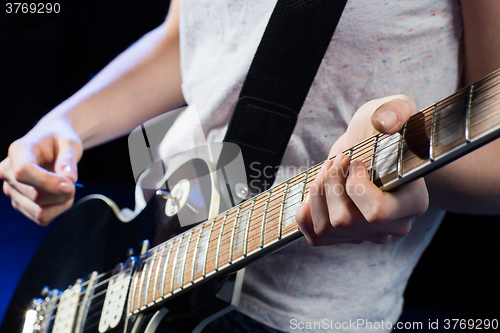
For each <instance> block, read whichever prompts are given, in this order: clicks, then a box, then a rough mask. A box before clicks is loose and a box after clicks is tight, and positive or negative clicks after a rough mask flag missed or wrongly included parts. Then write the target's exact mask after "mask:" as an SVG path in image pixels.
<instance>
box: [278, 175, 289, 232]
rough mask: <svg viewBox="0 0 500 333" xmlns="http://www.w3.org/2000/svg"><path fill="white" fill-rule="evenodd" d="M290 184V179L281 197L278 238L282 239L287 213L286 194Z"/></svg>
mask: <svg viewBox="0 0 500 333" xmlns="http://www.w3.org/2000/svg"><path fill="white" fill-rule="evenodd" d="M289 186H290V181H287V182H286V185H285V190H284V191H283V198H282V199H281V208H280V218H279V221H278V240H280V239H281V234H282V232H283V228H282V225H283V216H284V215H285V200H286V195H287V194H288V187H289Z"/></svg>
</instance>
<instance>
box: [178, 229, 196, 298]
mask: <svg viewBox="0 0 500 333" xmlns="http://www.w3.org/2000/svg"><path fill="white" fill-rule="evenodd" d="M191 230H192V231H191V233H189V238H188V240H187V245H186V250H185V251H184V255H183V258H182V264H181V281H180V287H181V289H183V288H182V286H183V285H184V269H185V268H186V260H187V252H188V250H189V244H190V243H191V238H192V237H193V234H194V229H191Z"/></svg>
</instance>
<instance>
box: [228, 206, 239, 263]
mask: <svg viewBox="0 0 500 333" xmlns="http://www.w3.org/2000/svg"><path fill="white" fill-rule="evenodd" d="M240 212H241V206H238V210H237V211H236V217H235V218H234V225H233V230H232V231H231V241H230V243H229V260H228V262H229V264H232V258H233V245H234V235H235V231H236V226H237V225H238V217H240Z"/></svg>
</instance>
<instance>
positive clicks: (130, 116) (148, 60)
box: [40, 3, 183, 148]
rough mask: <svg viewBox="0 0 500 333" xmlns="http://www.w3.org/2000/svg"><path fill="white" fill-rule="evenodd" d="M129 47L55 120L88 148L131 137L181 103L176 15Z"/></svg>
mask: <svg viewBox="0 0 500 333" xmlns="http://www.w3.org/2000/svg"><path fill="white" fill-rule="evenodd" d="M174 7H175V3H173V4H172V6H171V10H170V13H169V18H168V19H167V21H166V22H165V23H164V24H162V25H161V26H160V27H158V28H157V29H155V30H153V31H152V32H150V33H149V34H147V35H145V36H144V37H143V38H141V39H140V40H139V41H138V42H137V43H135V44H134V45H132V46H131V47H130V48H128V49H127V50H126V51H125V52H123V53H122V54H121V55H120V56H118V57H117V58H116V59H115V60H113V61H112V62H111V63H110V64H109V65H108V66H106V67H105V68H104V69H103V70H102V71H101V72H100V73H99V74H98V75H96V76H95V77H94V78H93V79H92V80H91V81H90V82H89V83H88V84H87V85H86V86H85V87H83V88H82V89H81V90H80V91H78V92H77V93H75V94H74V95H73V96H71V97H70V98H69V99H67V100H66V101H64V102H63V103H61V104H60V105H59V106H58V107H56V108H55V109H54V110H52V111H51V112H50V113H49V114H48V115H47V116H45V117H44V118H43V119H42V120H41V122H40V123H44V122H45V121H47V120H50V119H51V118H54V117H56V118H61V117H62V118H65V119H69V121H71V123H72V125H73V127H74V129H75V131H76V133H77V134H78V135H79V136H80V138H81V140H82V142H83V145H84V147H85V148H88V147H92V146H95V145H98V144H100V143H103V142H105V141H109V140H111V139H113V138H116V137H118V136H121V135H123V134H125V133H128V132H130V131H131V130H132V129H133V128H135V127H136V126H138V125H139V124H140V123H142V122H145V121H146V120H148V119H151V118H153V117H154V116H156V115H158V114H161V113H162V112H165V111H168V110H172V109H175V108H177V107H178V106H180V105H181V104H182V102H183V98H182V91H181V73H180V58H179V40H178V15H177V14H178V13H177V12H176V8H174Z"/></svg>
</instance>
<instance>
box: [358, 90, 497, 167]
mask: <svg viewBox="0 0 500 333" xmlns="http://www.w3.org/2000/svg"><path fill="white" fill-rule="evenodd" d="M499 93H500V91H496V92H495V93H494V94H493V96H489V98H488V100H489V99H492V98H493V97H496V95H498V94H499ZM483 102H484V99H481V100H477V101H475V102H473V103H472V104H471V107H472V106H476V105H477V104H480V103H483ZM467 107H468V105H464V106H462V107H460V108H459V109H456V110H455V111H453V112H451V113H448V114H447V115H446V116H445V117H441V118H440V120H439V121H440V122H441V121H443V119H445V118H447V117H451V116H454V115H455V114H456V113H458V112H463V111H464V109H466V108H467ZM491 107H492V106H486V107H485V109H488V108H491ZM485 109H483V110H482V111H475V112H474V114H471V118H472V117H477V116H478V115H480V114H481V113H483V112H487V111H488V110H485ZM439 111H441V110H439ZM432 116H433V114H429V115H427V116H425V118H420V121H424V122H426V123H428V125H425V127H423V128H421V129H420V130H418V131H413V132H411V134H410V135H407V136H406V135H405V142H406V141H408V140H407V139H409V138H410V137H411V136H413V135H418V134H419V133H420V132H421V131H427V130H428V129H429V128H430V127H432V126H433V124H432V122H431V121H429V119H428V118H430V117H432ZM483 120H484V119H481V120H479V121H476V122H475V123H474V124H472V125H471V129H472V127H475V126H477V125H478V124H479V123H481V122H482V121H483ZM457 122H463V118H461V119H458V120H454V121H453V122H449V123H448V124H446V125H445V126H440V128H439V129H440V130H442V131H444V130H446V128H449V127H450V126H452V125H456V123H457ZM393 135H395V134H392V135H389V137H392V136H393ZM451 135H455V134H454V133H453V134H450V135H449V136H451ZM449 136H448V137H449ZM446 138H447V137H444V139H446ZM426 139H427V140H429V138H428V137H427V135H425V136H422V135H421V136H420V138H419V139H416V140H413V141H412V144H414V145H415V146H419V145H417V143H421V142H422V140H426ZM442 139H443V138H442ZM464 140H465V137H464ZM380 142H381V140H379V143H380ZM394 145H399V140H398V141H397V142H394V143H393V144H390V145H387V146H385V147H383V149H381V150H380V151H377V153H376V154H375V158H376V159H377V158H378V156H377V155H380V153H381V152H382V151H384V150H387V149H390V148H394ZM437 145H438V142H434V145H433V147H436V146H437ZM429 147H430V146H429V145H427V146H426V147H424V146H423V145H422V150H419V151H418V152H426V150H427V151H428V148H429ZM372 148H373V143H372ZM424 148H426V149H424ZM394 154H398V150H395V149H393V150H392V152H391V153H389V154H388V155H387V156H386V159H387V158H389V157H392V158H394ZM363 155H365V156H366V155H370V156H366V157H365V158H363V159H362V162H363V163H365V165H366V164H367V161H368V160H370V161H371V157H372V153H371V152H369V151H368V150H365V152H363V153H361V154H359V156H363ZM415 155H418V154H415ZM415 155H413V156H410V159H411V158H415ZM359 156H357V157H359ZM357 157H353V159H356V158H357ZM377 160H378V159H377ZM388 167H392V166H391V165H389V166H388ZM382 170H384V169H380V170H378V171H379V172H380V171H382Z"/></svg>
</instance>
